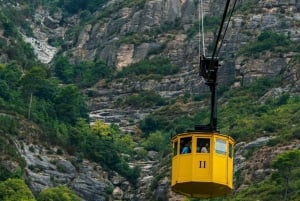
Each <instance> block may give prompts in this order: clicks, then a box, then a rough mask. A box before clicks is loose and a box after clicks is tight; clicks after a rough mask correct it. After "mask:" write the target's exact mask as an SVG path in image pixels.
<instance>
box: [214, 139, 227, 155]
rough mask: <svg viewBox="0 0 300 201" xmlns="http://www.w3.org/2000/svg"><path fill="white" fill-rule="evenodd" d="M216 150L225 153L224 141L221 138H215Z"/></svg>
mask: <svg viewBox="0 0 300 201" xmlns="http://www.w3.org/2000/svg"><path fill="white" fill-rule="evenodd" d="M216 152H217V153H218V154H224V155H225V154H226V141H225V140H222V139H217V140H216Z"/></svg>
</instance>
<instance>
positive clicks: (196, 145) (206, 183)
mask: <svg viewBox="0 0 300 201" xmlns="http://www.w3.org/2000/svg"><path fill="white" fill-rule="evenodd" d="M172 144H173V159H172V190H173V191H174V192H177V193H180V194H183V195H186V196H189V197H198V198H211V197H220V196H226V195H228V194H230V193H231V190H232V178H233V146H234V140H233V139H232V138H231V137H229V136H226V135H222V134H220V133H217V132H203V131H188V132H186V133H181V134H178V135H176V136H174V137H173V138H172ZM185 150H187V151H185Z"/></svg>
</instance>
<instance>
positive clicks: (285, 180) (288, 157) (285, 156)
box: [272, 150, 300, 200]
mask: <svg viewBox="0 0 300 201" xmlns="http://www.w3.org/2000/svg"><path fill="white" fill-rule="evenodd" d="M272 166H273V167H274V168H275V169H277V172H275V173H274V174H273V175H272V179H273V180H275V181H276V182H277V183H278V184H280V185H282V187H283V189H284V192H283V200H288V196H289V189H290V188H291V180H292V179H293V176H294V175H295V172H299V170H300V150H290V151H287V152H284V153H282V154H280V155H279V156H278V157H277V158H276V159H275V160H274V161H273V162H272Z"/></svg>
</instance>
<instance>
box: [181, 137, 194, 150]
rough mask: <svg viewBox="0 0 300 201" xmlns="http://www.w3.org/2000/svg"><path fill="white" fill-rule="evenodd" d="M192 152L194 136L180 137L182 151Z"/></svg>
mask: <svg viewBox="0 0 300 201" xmlns="http://www.w3.org/2000/svg"><path fill="white" fill-rule="evenodd" d="M191 152H192V137H184V138H181V139H180V153H181V154H188V153H191Z"/></svg>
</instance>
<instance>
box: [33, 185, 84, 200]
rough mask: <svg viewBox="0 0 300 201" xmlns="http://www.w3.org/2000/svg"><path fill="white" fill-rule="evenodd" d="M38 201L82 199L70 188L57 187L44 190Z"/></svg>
mask: <svg viewBox="0 0 300 201" xmlns="http://www.w3.org/2000/svg"><path fill="white" fill-rule="evenodd" d="M37 201H81V199H80V198H79V197H78V196H77V195H76V194H74V193H73V192H72V191H71V190H70V189H69V188H68V187H66V186H57V187H54V188H47V189H44V190H42V191H41V192H40V194H39V195H38V197H37Z"/></svg>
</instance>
